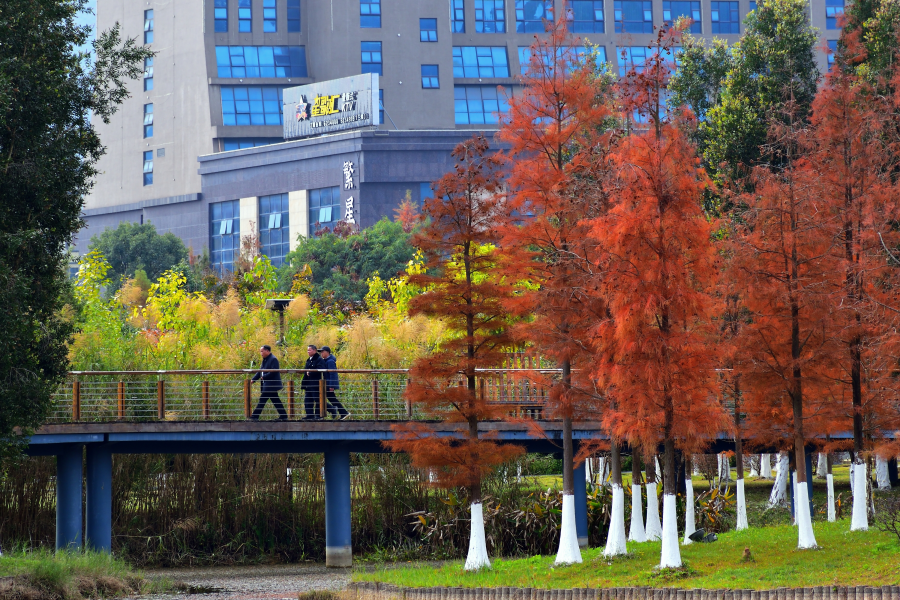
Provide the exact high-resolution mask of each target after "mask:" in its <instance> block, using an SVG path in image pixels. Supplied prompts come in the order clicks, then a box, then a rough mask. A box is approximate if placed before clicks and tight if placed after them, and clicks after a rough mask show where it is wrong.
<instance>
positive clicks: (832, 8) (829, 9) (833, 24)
mask: <svg viewBox="0 0 900 600" xmlns="http://www.w3.org/2000/svg"><path fill="white" fill-rule="evenodd" d="M842 16H844V0H825V29H840V28H841V27H840V25H838V20H839V19H840V18H841V17H842Z"/></svg>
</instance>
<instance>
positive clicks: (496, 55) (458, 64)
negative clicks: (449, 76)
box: [453, 46, 509, 77]
mask: <svg viewBox="0 0 900 600" xmlns="http://www.w3.org/2000/svg"><path fill="white" fill-rule="evenodd" d="M453 76H454V77H509V61H508V60H507V58H506V47H505V46H454V47H453Z"/></svg>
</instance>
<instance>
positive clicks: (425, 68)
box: [422, 65, 441, 90]
mask: <svg viewBox="0 0 900 600" xmlns="http://www.w3.org/2000/svg"><path fill="white" fill-rule="evenodd" d="M439 87H441V84H440V82H439V81H438V66H437V65H422V89H426V90H436V89H438V88H439Z"/></svg>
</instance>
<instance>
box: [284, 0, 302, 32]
mask: <svg viewBox="0 0 900 600" xmlns="http://www.w3.org/2000/svg"><path fill="white" fill-rule="evenodd" d="M287 26H288V32H298V31H300V0H287Z"/></svg>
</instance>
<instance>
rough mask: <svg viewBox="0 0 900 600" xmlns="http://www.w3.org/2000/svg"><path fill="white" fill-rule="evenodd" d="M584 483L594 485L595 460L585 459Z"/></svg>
mask: <svg viewBox="0 0 900 600" xmlns="http://www.w3.org/2000/svg"><path fill="white" fill-rule="evenodd" d="M584 481H585V483H594V459H593V458H586V459H584Z"/></svg>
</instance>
